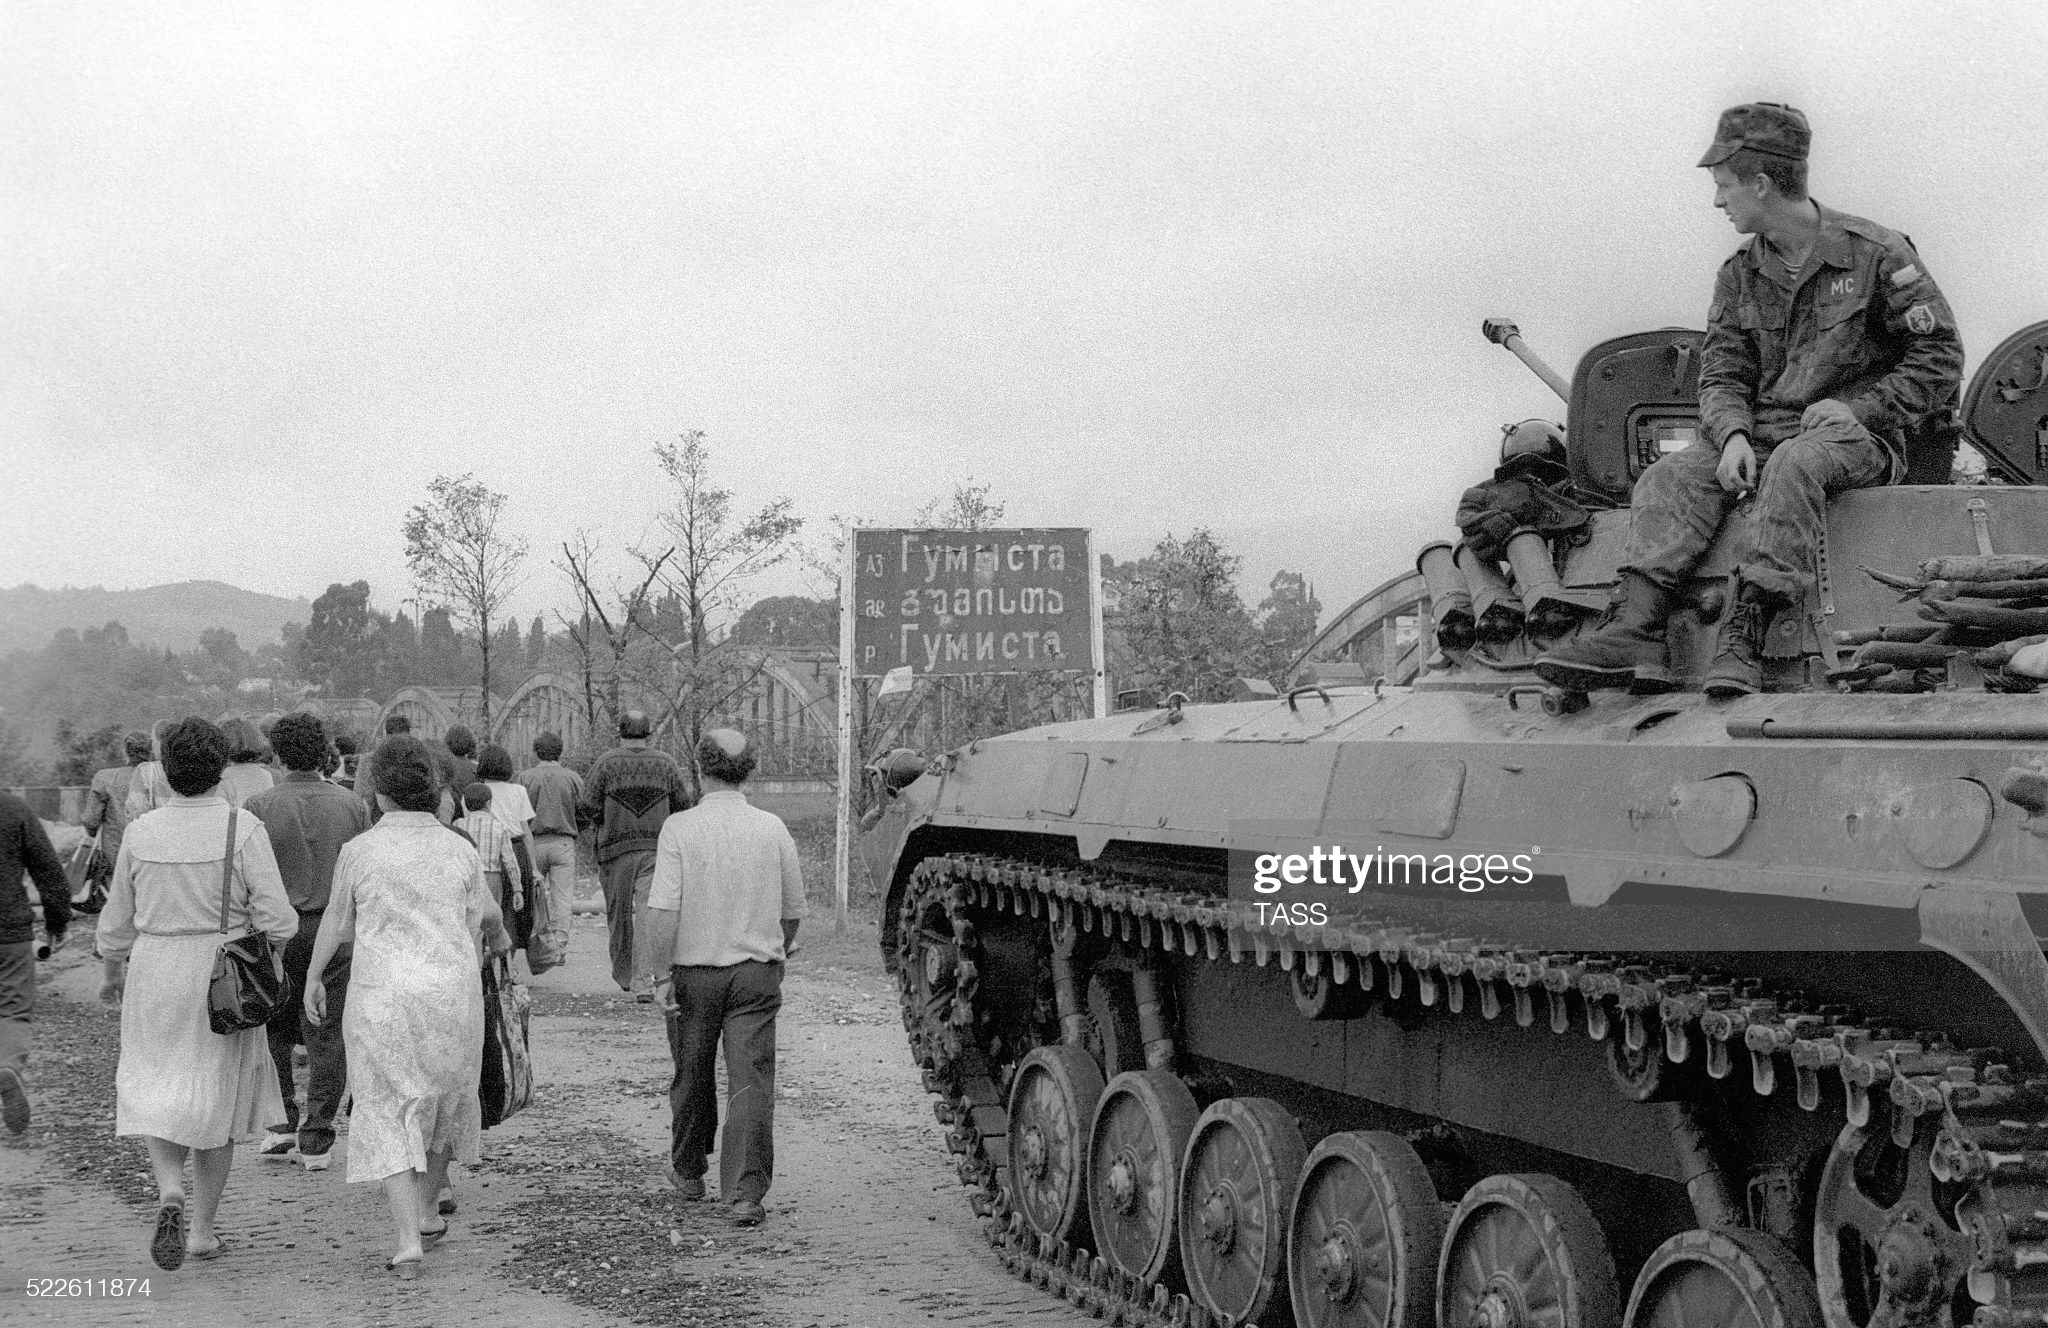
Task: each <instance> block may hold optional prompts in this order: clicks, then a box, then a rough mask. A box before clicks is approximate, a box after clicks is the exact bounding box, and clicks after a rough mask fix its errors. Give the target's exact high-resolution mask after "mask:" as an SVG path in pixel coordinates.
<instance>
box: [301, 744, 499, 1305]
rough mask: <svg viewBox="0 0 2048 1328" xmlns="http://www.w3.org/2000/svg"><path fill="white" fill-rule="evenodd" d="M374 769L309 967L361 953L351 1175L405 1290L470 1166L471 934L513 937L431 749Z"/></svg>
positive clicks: (480, 1023)
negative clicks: (382, 1229)
mask: <svg viewBox="0 0 2048 1328" xmlns="http://www.w3.org/2000/svg"><path fill="white" fill-rule="evenodd" d="M372 767H373V771H374V777H375V779H376V789H377V801H378V803H379V805H381V806H382V807H383V809H384V815H383V816H382V817H381V818H380V819H379V820H378V822H377V824H376V825H375V826H373V827H371V828H370V829H369V830H368V831H366V832H365V833H363V834H360V835H357V836H356V837H355V838H354V839H351V840H350V841H349V842H348V843H346V844H344V845H343V846H342V849H341V856H340V857H339V858H337V859H336V860H335V864H334V890H333V893H332V895H330V896H329V898H328V902H327V912H326V914H325V915H324V916H323V917H322V918H321V920H320V934H319V936H318V937H317V939H315V941H314V942H313V956H312V958H311V960H309V961H308V963H307V969H306V971H307V972H308V973H309V974H318V973H323V972H325V971H326V968H327V961H328V960H329V959H331V958H333V956H334V952H335V951H336V949H338V948H339V947H340V946H341V945H343V944H345V943H347V942H350V941H353V942H354V943H355V959H354V961H353V965H352V968H351V972H350V975H349V983H348V1006H347V1009H346V1010H345V1011H344V1012H343V1014H342V1023H341V1031H342V1039H343V1042H344V1045H345V1046H346V1047H347V1050H348V1086H349V1091H350V1092H351V1093H353V1094H354V1096H355V1107H354V1110H353V1111H352V1112H351V1113H350V1116H349V1134H348V1178H349V1181H350V1182H351V1183H354V1182H358V1181H371V1180H376V1181H382V1182H383V1183H384V1195H385V1198H386V1200H387V1201H388V1202H389V1203H390V1205H391V1218H392V1222H393V1224H394V1225H395V1227H396V1229H397V1236H398V1241H397V1244H398V1249H397V1251H396V1252H395V1253H394V1254H393V1255H392V1256H391V1260H390V1263H389V1265H388V1266H389V1267H390V1268H392V1269H393V1270H394V1271H396V1272H397V1274H398V1275H399V1276H400V1277H401V1278H405V1279H408V1280H409V1279H411V1278H413V1277H415V1276H417V1275H418V1272H419V1266H420V1257H421V1253H422V1251H423V1249H424V1248H425V1246H426V1245H428V1244H431V1243H432V1242H433V1241H435V1240H438V1239H439V1238H440V1237H441V1236H443V1235H445V1234H446V1233H447V1230H448V1223H447V1221H446V1219H445V1218H442V1217H441V1216H440V1215H439V1214H438V1213H437V1212H436V1211H435V1196H436V1195H437V1194H438V1192H439V1191H440V1189H441V1188H442V1187H443V1186H444V1185H446V1184H447V1178H448V1164H449V1162H450V1160H451V1159H459V1160H460V1161H462V1162H464V1163H466V1164H469V1165H474V1164H475V1163H476V1162H477V1160H478V1155H479V1144H480V1141H481V1132H482V1129H483V1108H482V1105H481V1104H480V1103H479V1102H478V1100H477V1079H478V1076H479V1075H480V1074H481V1073H482V1070H483V1045H484V1005H483V984H482V983H481V981H480V980H479V979H478V977H477V967H478V964H479V962H480V953H479V948H478V947H479V939H478V938H479V934H480V933H481V934H482V935H484V936H488V937H489V938H490V942H491V946H492V948H493V949H495V950H498V951H499V952H500V953H502V952H504V951H505V950H507V949H509V948H510V947H511V938H510V937H509V936H507V935H506V934H505V927H504V921H503V919H502V917H501V916H500V914H499V912H498V907H497V905H496V904H495V903H493V902H492V901H491V897H490V894H489V892H488V891H487V890H486V889H485V886H484V876H483V863H482V860H481V859H480V858H478V856H477V852H476V849H475V848H474V847H472V846H471V844H470V842H469V841H468V840H467V839H465V838H463V837H462V836H461V835H459V834H457V833H455V832H454V831H453V830H451V829H449V828H448V827H447V826H445V825H443V824H441V822H440V820H439V819H438V818H437V817H436V816H435V814H434V809H435V807H436V806H437V805H438V803H439V800H440V792H441V790H440V788H439V787H438V782H437V773H436V769H435V762H434V758H433V756H432V754H431V753H430V752H429V751H428V750H427V747H426V744H424V743H422V742H420V741H419V739H417V738H414V737H411V736H409V735H406V736H400V737H393V738H387V739H385V740H384V742H383V743H382V744H381V745H380V746H379V747H378V748H377V751H376V753H375V755H374V757H373V760H372ZM306 1017H307V1018H308V1019H310V1020H312V1021H313V1022H314V1023H316V1024H317V1023H319V1022H321V1021H322V1020H323V1019H325V1018H326V1017H327V989H326V987H325V986H324V985H322V984H321V982H320V981H319V979H318V978H309V980H308V982H307V984H306Z"/></svg>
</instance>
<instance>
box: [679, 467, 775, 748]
mask: <svg viewBox="0 0 2048 1328" xmlns="http://www.w3.org/2000/svg"><path fill="white" fill-rule="evenodd" d="M654 456H655V460H656V461H658V462H659V463H660V465H661V470H662V473H663V474H664V475H666V476H667V477H668V480H669V483H670V484H671V485H672V486H673V488H674V492H673V496H672V500H671V502H670V504H669V506H668V507H667V508H666V509H665V510H664V511H663V512H662V513H661V523H662V526H663V527H664V528H665V529H666V530H667V531H668V533H669V535H670V536H671V538H673V539H674V541H675V548H674V550H673V551H672V553H671V554H670V555H669V557H668V559H667V570H666V571H664V572H663V573H662V583H663V584H664V585H665V586H666V587H667V588H668V589H669V590H671V591H672V592H673V593H674V594H675V596H676V598H677V599H678V600H679V601H680V604H681V609H682V619H683V621H682V624H681V631H680V632H679V633H678V636H679V638H680V639H676V640H669V639H666V638H662V644H663V646H664V647H665V648H666V649H667V651H668V655H669V659H670V665H671V667H670V685H669V687H668V688H667V692H668V694H669V696H670V697H671V698H674V700H675V701H676V703H677V704H675V705H672V706H671V712H672V714H673V713H675V712H676V711H678V710H680V712H681V713H680V714H678V715H676V717H677V718H679V719H681V720H682V722H683V726H684V735H685V737H686V738H687V740H688V741H689V742H690V743H691V744H692V745H693V746H694V745H695V743H696V741H697V739H698V738H700V737H702V736H703V729H704V718H705V716H706V715H708V714H711V713H713V711H714V710H715V709H716V708H717V707H718V706H719V705H722V704H724V702H725V700H727V699H729V698H730V697H731V696H733V695H735V694H737V693H738V692H739V691H743V690H744V689H745V686H746V684H747V682H749V681H751V678H752V676H753V675H754V674H758V672H759V669H760V663H759V661H758V660H755V661H745V660H742V659H740V658H738V657H735V658H733V659H724V658H720V656H721V655H722V654H725V653H730V652H721V651H719V650H717V649H716V647H717V644H718V643H717V642H716V641H714V640H713V636H712V622H713V619H714V618H715V617H718V616H721V615H731V614H735V613H737V611H738V610H739V608H740V606H741V597H742V594H743V587H744V583H745V582H746V581H747V580H749V579H750V578H752V577H755V576H758V575H759V574H760V573H762V572H765V571H767V570H768V569H769V568H771V567H775V566H777V565H779V564H780V563H782V562H784V561H785V560H786V559H788V558H789V557H790V556H791V554H792V553H793V552H795V546H794V541H795V538H796V536H797V533H798V532H799V531H800V530H801V529H802V528H803V518H802V517H800V516H797V515H796V514H795V513H794V511H793V510H792V509H793V508H794V507H795V505H796V504H795V501H794V500H793V499H791V498H788V497H782V498H776V499H773V500H771V501H769V502H768V503H766V504H764V505H763V506H762V507H761V509H760V510H759V511H757V512H755V513H753V514H752V515H751V516H746V517H741V516H740V515H738V514H737V513H736V512H735V511H734V507H733V495H732V491H731V490H729V489H725V488H721V487H719V485H718V484H717V483H716V482H715V481H714V480H713V478H712V473H711V450H710V448H709V447H707V446H706V445H705V442H704V431H703V430H702V429H692V430H690V431H689V432H688V433H685V434H683V435H682V436H681V437H680V438H679V439H678V440H677V441H675V442H662V443H658V444H656V445H655V448H654ZM724 674H732V675H734V676H737V675H739V674H746V675H748V676H747V677H746V678H745V679H744V680H741V681H739V682H737V683H735V682H734V681H733V679H732V678H726V677H722V676H721V675H724Z"/></svg>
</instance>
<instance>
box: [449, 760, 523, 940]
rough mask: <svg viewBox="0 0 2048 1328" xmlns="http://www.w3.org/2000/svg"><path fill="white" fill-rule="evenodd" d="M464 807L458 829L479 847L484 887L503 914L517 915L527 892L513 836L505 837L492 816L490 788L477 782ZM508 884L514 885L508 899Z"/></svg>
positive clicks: (464, 794) (467, 792)
mask: <svg viewBox="0 0 2048 1328" xmlns="http://www.w3.org/2000/svg"><path fill="white" fill-rule="evenodd" d="M462 806H463V816H462V819H461V820H459V821H457V822H456V823H455V825H456V828H457V829H459V830H461V831H462V833H464V834H466V835H468V836H469V837H470V839H471V840H472V841H473V842H474V843H475V844H476V851H477V856H478V857H480V858H482V859H483V860H484V884H485V885H487V886H489V887H490V891H491V897H492V898H493V899H495V900H497V901H498V908H499V910H500V911H501V912H503V913H506V914H508V915H509V914H512V913H516V912H517V911H519V909H520V908H521V907H523V906H524V905H525V903H526V892H525V890H523V889H522V888H521V884H522V882H521V877H520V875H519V859H518V857H517V856H516V855H515V854H514V853H513V852H512V836H511V835H510V834H508V833H506V830H505V826H504V823H503V822H501V821H500V820H498V818H497V817H496V816H493V815H492V814H491V789H490V786H489V785H488V784H484V783H481V782H478V783H473V784H470V785H469V786H468V787H466V788H464V789H463V790H462ZM507 881H510V882H511V883H512V889H511V891H510V892H509V897H508V892H507V891H506V889H505V883H506V882H507Z"/></svg>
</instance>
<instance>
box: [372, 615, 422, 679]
mask: <svg viewBox="0 0 2048 1328" xmlns="http://www.w3.org/2000/svg"><path fill="white" fill-rule="evenodd" d="M370 641H371V647H372V648H371V654H372V656H373V657H374V658H375V659H376V661H377V690H378V691H380V692H395V691H397V690H398V689H399V688H400V687H404V686H407V685H409V684H411V683H413V682H416V681H419V680H420V676H421V675H420V671H419V670H420V634H419V631H418V629H417V628H415V627H414V626H413V621H412V618H411V617H410V616H408V615H407V614H406V613H405V612H404V611H403V610H400V611H399V612H398V613H395V614H393V615H392V616H391V617H389V618H385V617H383V615H381V614H375V613H374V611H373V616H372V618H371V622H370Z"/></svg>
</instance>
